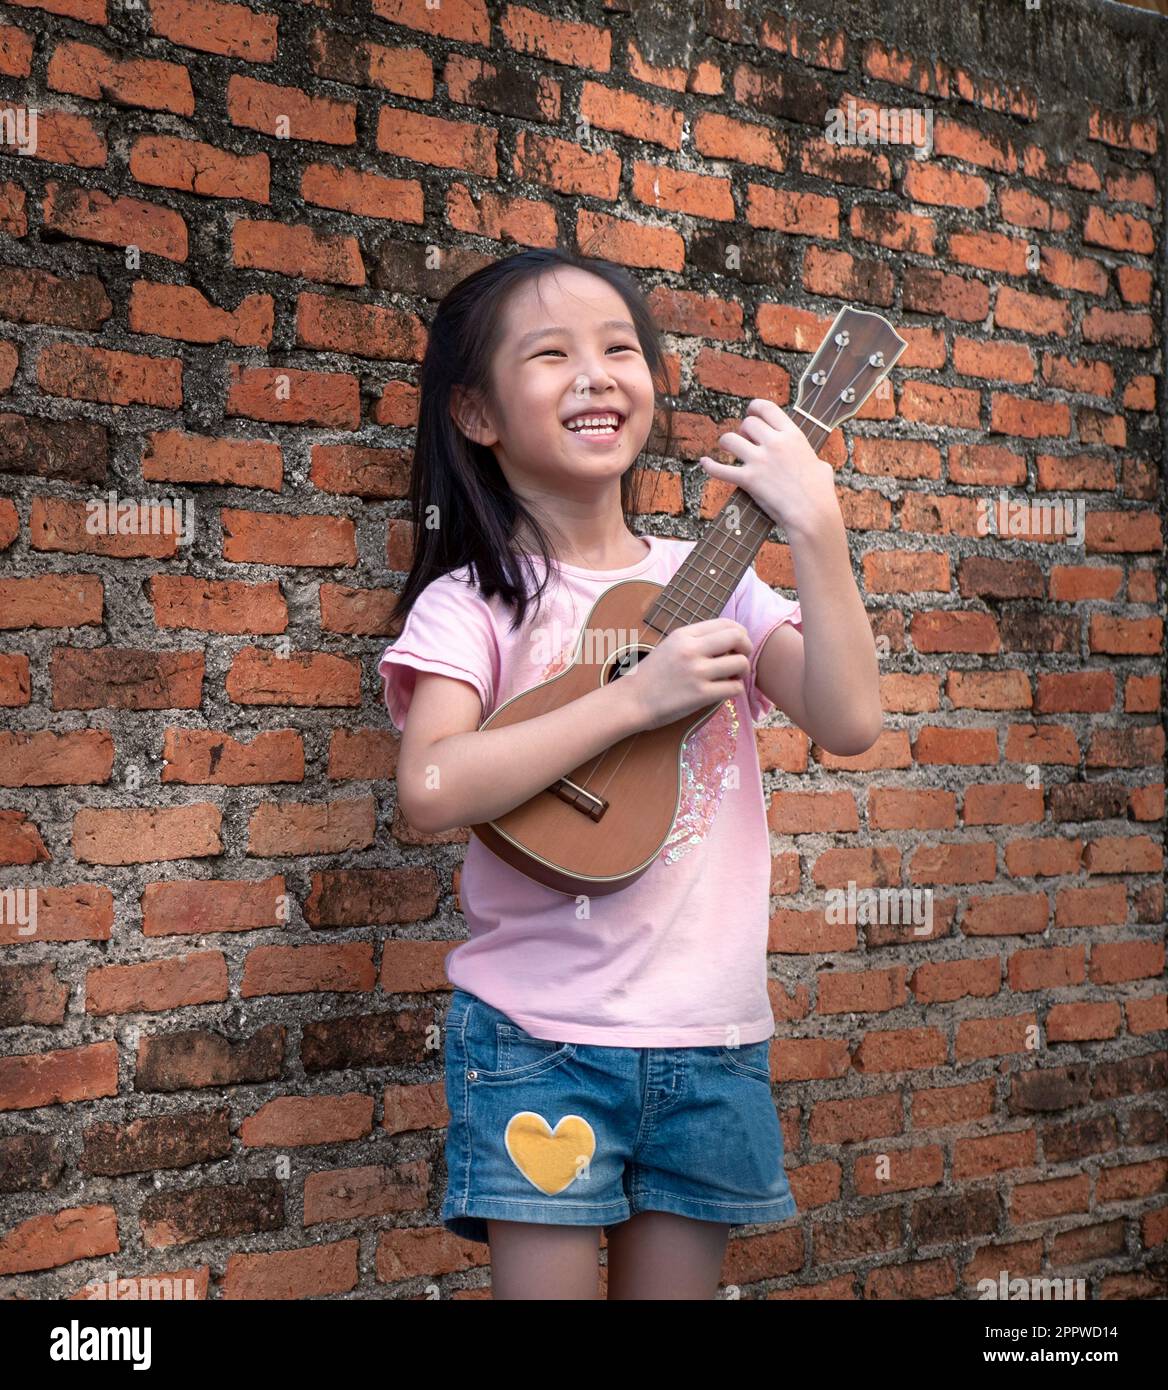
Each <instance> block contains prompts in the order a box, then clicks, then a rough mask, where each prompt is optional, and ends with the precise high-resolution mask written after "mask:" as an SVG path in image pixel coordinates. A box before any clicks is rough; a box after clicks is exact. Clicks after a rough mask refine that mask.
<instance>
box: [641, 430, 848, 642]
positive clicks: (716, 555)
mask: <svg viewBox="0 0 1168 1390" xmlns="http://www.w3.org/2000/svg"><path fill="white" fill-rule="evenodd" d="M793 418H794V420H795V423H796V424H797V425H798V426H799V428H800V429H801V430H802V432H803V434H804V435H805V436H806V437H807V438H808V439H809V440H810V441H811V443H812V444H813V445H814V446H815V449H816V452H817V453H818V451H819V447H820V446H821V445H822V443H823V441H824V440H825V439H826V438H827V436H828V434H830V433H831V431H830V430H828V429H827V427H826V426H825V425H823V424H821V423H820V422H819V421H818V420H813V419H812V418H811V416H809V415H807V416H805V415H804V414H803V413H802V412H801V411H799V409H798V407H795V412H794V416H793ZM817 435H818V438H816V436H817ZM774 524H775V523H774V521H773V520H772V519H771V516H770V513H769V512H765V511H763V509H762V508H761V507H760V506H759V505H758V503H757V502H756V501H755V500H754V498H753V497H751V495H750V494H749V493H748V492H745V491H744V490H743V489H742V488H740V487H738V488H735V489H734V491H733V493H732V494H731V496H730V500H729V501H728V502H727V503H726V505H725V506H724V507H723V508H722V510H721V511H720V512H719V513H718V515H717V516H716V517H715V518H714V519H713V521H712V522H711V523H710V525H709V526H708V527H707V528H706V533H705V535H704V536H703V537H702V538H701V540H700V541H698V543H697V545H695V546H694V548H693V549H692V550H691V551H690V553H689V554H688V555H687V556H686V557H685V559H684V560H683V561H682V563H681V565H680V566H679V567H678V569H677V572H676V574H674V576H673V578H672V579H671V580H670V581H669V583H668V584H667V585H666V586H665V588H664V589H663V590H662V591H661V594H660V595H659V597H658V598H657V600H656V602H655V603H654V604H653V606H652V607H651V608H650V609H649V611H648V613H646V615H645V623H646V625H647V626H649V627H651V628H653V629H654V630H655V631H656V632H660V633H661V634H662V635H663V636H664V635H665V634H667V633H670V632H672V631H673V629H674V628H678V627H685V626H686V625H687V624H689V623H701V622H705V621H706V619H707V618H716V617H718V615H719V614H720V613H721V612H722V610H723V609H724V608H725V607H726V604H727V603H728V602H729V601H730V595H731V594H732V593H733V592H734V590H735V588H736V587H737V586H738V582H739V580H740V579H741V578H742V576H743V575H744V574H745V573H746V571H747V570H748V569H749V568H750V567H751V565H753V564H754V557H755V556H756V555H757V554H758V552H759V551H760V550H761V549H762V543H763V541H765V540H766V538H767V536H768V535H770V532H771V528H772V527H773V526H774Z"/></svg>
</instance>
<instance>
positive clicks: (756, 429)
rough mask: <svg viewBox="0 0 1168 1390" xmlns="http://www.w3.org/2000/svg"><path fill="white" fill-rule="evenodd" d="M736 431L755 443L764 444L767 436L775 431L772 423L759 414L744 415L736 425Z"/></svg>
mask: <svg viewBox="0 0 1168 1390" xmlns="http://www.w3.org/2000/svg"><path fill="white" fill-rule="evenodd" d="M738 432H739V433H740V434H744V435H746V437H747V438H748V439H751V440H753V441H754V443H756V444H765V443H766V439H767V436H768V435H769V434H774V433H776V431H775V427H774V425H772V424H770V423H768V422H767V421H766V420H764V419H763V418H762V416H761V415H747V416H745V417H744V418H743V421H742V423H741V424H740V425H739V426H738Z"/></svg>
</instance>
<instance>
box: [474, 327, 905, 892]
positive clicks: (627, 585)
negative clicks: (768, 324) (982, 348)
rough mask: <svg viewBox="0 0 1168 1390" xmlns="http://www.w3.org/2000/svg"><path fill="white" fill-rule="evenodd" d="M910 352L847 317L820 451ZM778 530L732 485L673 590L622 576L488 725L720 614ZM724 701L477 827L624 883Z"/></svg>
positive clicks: (606, 885)
mask: <svg viewBox="0 0 1168 1390" xmlns="http://www.w3.org/2000/svg"><path fill="white" fill-rule="evenodd" d="M907 346H908V344H907V343H906V341H905V340H904V339H903V338H901V337H900V336H899V334H897V333H896V332H895V331H894V330H893V328H892V325H891V324H890V323H889V322H888V321H887V320H886V319H884V318H882V317H881V315H879V314H873V313H869V312H867V311H864V310H859V309H852V308H844V309H841V310H840V311H839V313H838V314H837V315H836V317H835V321H834V322H833V323H832V325H831V327H830V328H829V329H828V331H827V335H826V337H825V338H824V340H823V342H822V343H821V344H820V346H819V350H818V351H817V352H816V354H815V356H814V358H813V359H812V360H811V362H810V363H809V365H808V366H807V369H806V370H805V371H804V373H803V375H802V377H801V378H800V380H799V392H798V399H797V402H796V404H795V405H794V406H792V408H791V411H792V416H793V418H794V420H795V423H796V424H797V425H798V426H799V428H800V429H801V430H802V431H803V433H804V435H806V437H807V438H808V439H809V440H810V441H811V443H812V445H813V446H814V447H815V449H816V451H817V452H818V450H819V449H820V448H822V446H823V444H824V442H825V441H826V439H827V437H828V436H829V435H830V434H831V432H832V430H834V429H835V427H836V426H837V425H839V424H841V423H842V422H843V421H844V420H848V419H850V418H851V417H852V416H853V415H855V414H856V412H857V411H858V410H859V409H860V408H861V406H862V405H863V404H864V402H865V401H866V400H867V399H868V397H869V396H870V395H871V394H872V392H873V391H874V390H875V389H876V387H877V385H878V384H879V383H880V382H881V381H882V380H883V379H884V377H885V376H886V375H887V374H888V372H889V370H890V369H891V367H892V365H893V363H894V362H895V361H896V359H897V358H898V357H899V356H900V354H901V353H902V352H903V351H904V349H905V348H906V347H907ZM773 526H774V521H773V520H772V519H771V517H770V515H769V513H767V512H765V511H763V509H762V508H761V507H760V506H758V504H757V503H756V502H755V501H754V500H753V498H752V497H751V496H750V494H749V493H748V492H746V491H744V490H743V489H742V488H736V489H735V490H734V492H733V494H732V495H731V497H730V500H729V501H728V502H727V503H726V505H725V506H724V507H723V508H722V510H721V512H719V514H718V515H717V516H716V517H715V518H713V520H712V521H711V522H710V524H709V526H708V527H707V529H706V532H705V534H704V535H703V537H702V539H701V540H700V541H698V543H697V544H696V545H695V546H694V548H693V550H691V551H690V553H689V554H688V555H687V556H686V558H685V559H684V560H683V561H682V563H681V565H680V566H679V568H678V570H677V572H676V573H675V574H674V576H673V578H672V579H671V580H670V581H669V583H668V584H664V585H662V584H655V583H653V582H652V581H647V580H641V579H625V580H621V581H619V582H618V583H615V584H613V585H611V586H610V587H609V588H608V589H606V590H605V591H604V593H603V594H601V596H600V597H599V598H598V599H597V600H596V602H595V603H594V604H593V606H592V609H591V611H590V612H589V614H588V617H587V618H586V619H585V621H584V624H583V626H582V627H581V629H580V632H579V634H578V636H577V640H576V645H575V650H574V652H573V656H572V661H571V663H570V664H569V665H568V666H567V667H565V669H564V670H562V671H560V672H558V673H557V674H556V675H554V676H551V677H550V678H549V679H548V680H545V681H542V682H540V684H538V685H535V686H532V687H531V689H529V690H525V691H523V692H521V693H520V694H518V695H513V696H512V697H511V698H510V699H509V700H505V701H504V702H503V704H501V705H499V707H498V708H497V709H495V710H494V711H492V713H491V714H490V715H488V717H487V718H486V719H484V720H483V722H482V723H481V724H480V725H479V728H480V729H500V728H504V727H507V726H509V725H511V724H521V723H523V722H524V720H527V719H535V718H537V717H538V716H539V715H541V714H547V713H549V712H550V711H551V710H553V709H558V708H559V707H560V706H561V705H566V704H569V703H570V702H571V701H573V700H578V699H579V698H580V697H581V696H583V695H586V694H588V692H589V691H590V690H595V689H596V688H597V687H598V686H601V685H605V684H607V683H608V682H609V681H614V680H619V679H620V678H621V677H622V676H625V675H628V673H629V672H630V671H631V670H632V669H633V667H634V666H635V665H636V663H637V662H638V661H642V660H644V659H645V658H647V657H648V656H650V654H651V653H652V650H653V648H654V647H655V646H656V645H657V643H658V642H660V641H661V640H662V639H663V638H664V637H665V636H667V635H668V634H669V633H670V632H672V631H673V630H674V629H675V628H678V627H683V626H684V625H685V624H687V623H699V622H703V621H705V620H706V619H708V618H717V617H719V616H721V614H722V611H723V610H724V609H725V607H726V605H727V602H728V601H729V599H730V596H731V594H732V593H733V592H734V589H735V587H736V586H737V584H738V582H739V580H740V579H741V578H742V576H743V575H744V574H745V573H746V571H747V570H748V569H749V568H750V566H751V565H752V564H753V563H754V557H755V556H756V555H757V554H758V551H759V550H760V548H761V547H762V543H763V541H764V540H766V538H767V536H768V535H769V533H770V531H771V528H772V527H773ZM722 704H723V701H722V700H718V701H717V702H716V703H714V704H713V705H711V706H710V707H709V708H708V709H702V710H698V711H693V710H691V711H689V712H688V713H687V714H685V715H683V716H682V717H681V718H680V719H676V720H674V721H673V723H671V724H664V725H662V726H661V727H660V728H658V729H648V730H643V731H640V732H638V733H635V734H631V735H629V736H628V737H627V738H623V739H621V740H620V742H619V743H614V744H613V745H612V747H611V748H607V749H605V751H604V752H602V753H600V754H599V755H597V756H594V757H592V758H589V759H588V761H587V762H586V763H582V764H581V765H580V766H579V767H577V768H575V769H573V770H572V771H571V772H568V773H566V774H565V775H564V776H563V777H560V778H559V779H558V780H557V781H556V782H555V783H554V784H553V785H552V786H550V787H547V788H546V789H545V790H543V791H539V792H537V793H536V794H535V795H534V796H532V797H530V798H529V799H528V800H527V801H524V802H522V803H521V804H520V805H518V806H515V807H514V808H513V809H512V810H510V811H507V812H506V813H505V814H504V815H501V816H498V817H497V818H496V819H494V820H491V821H484V822H482V823H481V824H478V825H473V826H471V827H470V828H471V831H472V832H473V833H474V834H475V835H477V836H478V837H479V839H480V840H481V841H482V842H483V844H484V845H486V847H487V848H488V849H489V850H491V851H492V852H493V853H494V854H496V855H498V857H499V858H500V859H502V860H503V861H504V862H505V863H507V864H510V865H511V867H512V868H514V869H518V870H519V872H520V873H522V874H525V875H526V876H527V877H528V878H532V879H534V880H535V881H536V882H537V883H542V884H544V885H545V886H546V887H548V888H554V889H556V890H557V891H558V892H561V893H568V894H571V895H573V896H575V895H577V894H581V893H583V894H590V895H591V894H606V893H616V892H618V891H619V890H620V889H622V888H627V887H628V885H629V884H630V883H633V882H635V880H636V879H638V878H640V876H641V875H642V874H643V873H645V872H646V871H647V870H648V869H649V868H650V867H651V866H652V864H653V862H654V860H655V859H656V858H657V856H658V855H659V854H660V853H661V851H662V850H663V849H664V847H665V845H666V843H667V842H668V840H669V836H670V833H671V832H672V830H673V825H674V822H675V820H676V819H677V815H678V811H679V808H680V801H681V786H682V781H681V777H682V773H681V757H682V750H683V748H684V746H685V742H686V739H688V738H689V736H690V735H691V734H692V733H694V731H695V730H697V729H699V728H700V727H701V726H702V725H703V724H704V723H705V722H706V721H707V720H708V719H711V718H712V717H713V716H714V715H715V714H716V713H717V712H718V710H719V709H720V707H721V706H722Z"/></svg>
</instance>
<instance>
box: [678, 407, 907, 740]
mask: <svg viewBox="0 0 1168 1390" xmlns="http://www.w3.org/2000/svg"><path fill="white" fill-rule="evenodd" d="M718 442H719V444H721V445H722V446H723V448H725V449H726V451H727V452H728V453H731V454H734V455H735V456H736V457H737V458H739V459H741V460H742V462H741V463H739V464H725V463H717V462H716V461H715V460H714V459H711V458H709V457H707V456H706V455H703V456H702V458H701V460H700V462H701V464H702V467H703V468H705V470H706V472H707V473H709V474H711V476H713V477H715V478H722V479H724V480H725V481H726V482H729V483H733V484H735V485H736V486H738V487H741V488H743V489H745V491H747V492H749V493H750V495H751V497H752V498H753V499H754V500H755V501H756V502H757V503H758V505H759V506H760V507H761V508H762V509H763V510H764V511H765V512H766V513H767V514H768V515H769V516H770V517H771V518H772V519H773V520H775V521H777V522H778V523H779V525H780V526H782V527H783V529H784V530H785V531H786V533H787V540H788V542H789V544H790V546H791V555H792V558H793V560H794V562H795V584H796V587H797V589H798V591H799V608H800V611H801V612H802V615H803V624H802V626H803V635H802V637H800V635H799V634H798V633H797V632H795V631H794V629H793V628H792V627H791V626H790V624H784V625H783V626H782V627H780V628H778V629H777V630H776V631H774V632H773V633H771V635H770V637H768V638H767V640H766V642H765V643H764V644H763V649H762V651H761V652H760V653H759V658H758V662H757V663H756V666H755V679H756V684H758V685H759V686H761V688H762V690H763V692H764V694H766V696H767V697H768V698H769V699H771V700H773V701H774V703H775V704H776V705H778V706H779V708H780V709H782V710H784V711H785V712H786V713H787V714H788V715H789V716H790V717H791V718H792V719H793V720H794V721H795V723H796V724H798V725H799V727H800V728H802V729H804V730H805V731H806V732H807V733H808V734H810V735H811V737H812V738H813V739H814V740H815V742H816V743H818V744H819V746H820V747H821V748H825V749H826V750H827V751H828V752H829V753H838V754H840V755H843V756H848V755H852V754H855V753H862V752H863V751H864V750H865V749H866V748H870V747H871V746H872V744H874V743H875V742H876V740H877V738H879V736H880V730H881V728H882V726H883V722H884V721H883V713H882V710H881V707H880V676H879V672H878V670H877V664H876V643H875V640H874V639H873V636H872V627H871V624H870V623H869V621H868V615H867V614H866V613H865V611H864V602H863V600H862V599H861V598H860V592H859V590H858V589H857V588H856V581H855V577H854V576H853V574H852V564H851V558H850V557H849V555H848V537H847V529H846V527H845V526H844V519H843V515H842V513H841V512H840V507H839V499H838V498H837V497H836V492H835V472H834V470H833V469H832V466H831V464H830V463H828V462H827V461H826V460H825V459H821V458H820V457H819V455H818V454H817V453H816V452H815V450H814V449H813V448H812V447H811V444H810V442H809V440H808V439H807V437H806V436H805V435H804V434H803V432H802V430H800V429H799V427H798V426H797V425H796V424H795V422H794V421H793V420H792V419H791V417H790V416H789V415H788V414H787V413H786V411H784V410H782V409H780V407H779V406H777V405H776V404H775V403H774V402H773V401H768V400H763V399H761V398H759V399H756V400H752V401H751V402H750V404H749V406H747V409H746V415H745V416H744V417H743V420H742V424H741V426H740V427H739V429H738V430H734V431H728V432H727V433H725V434H723V435H720V436H719V438H718Z"/></svg>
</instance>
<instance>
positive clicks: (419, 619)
mask: <svg viewBox="0 0 1168 1390" xmlns="http://www.w3.org/2000/svg"><path fill="white" fill-rule="evenodd" d="M377 671H378V674H379V675H380V676H381V679H382V687H383V688H382V694H383V697H384V699H385V707H386V709H387V710H388V711H389V717H390V720H391V721H392V723H393V725H394V727H395V728H396V729H398V730H399V731H401V730H403V729H404V728H405V720H406V714H407V712H408V711H409V707H410V701H411V700H412V699H413V695H414V686H415V685H416V684H417V679H418V672H419V671H432V672H434V673H435V674H437V675H440V676H450V677H452V678H453V679H454V680H460V681H466V683H467V684H468V685H471V686H473V687H474V689H475V690H476V691H477V692H478V696H479V699H480V701H481V702H482V717H483V718H484V719H485V718H486V717H487V715H488V714H489V713H490V712H491V710H492V709H493V708H494V703H495V690H496V689H497V686H498V679H499V651H498V644H497V642H496V640H495V629H494V625H493V623H492V621H491V614H490V609H489V608H488V606H487V604H486V602H485V601H484V599H483V597H482V595H481V594H480V593H479V592H478V590H477V589H476V588H475V587H474V586H473V585H472V584H470V583H468V582H466V581H463V580H459V579H453V578H451V576H450V575H445V574H444V575H441V576H440V577H439V578H437V579H434V580H431V582H430V583H429V584H427V585H426V587H425V588H424V589H423V590H422V592H421V593H420V594H419V595H418V597H417V598H416V599H415V600H414V604H413V606H412V607H411V609H410V611H409V613H408V614H407V615H406V620H405V622H404V623H403V624H402V629H401V631H400V632H399V633H398V635H397V640H396V641H394V642H393V643H392V644H391V645H390V646H388V647H386V649H385V653H384V655H383V656H382V658H381V660H380V662H379V663H378V666H377Z"/></svg>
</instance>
